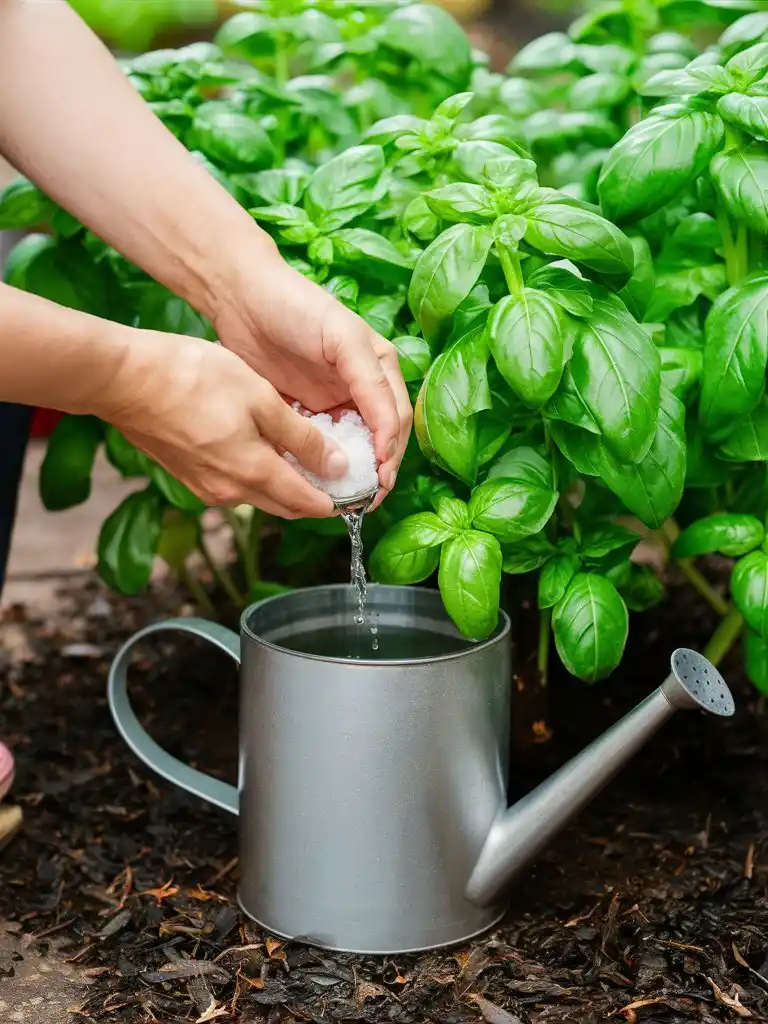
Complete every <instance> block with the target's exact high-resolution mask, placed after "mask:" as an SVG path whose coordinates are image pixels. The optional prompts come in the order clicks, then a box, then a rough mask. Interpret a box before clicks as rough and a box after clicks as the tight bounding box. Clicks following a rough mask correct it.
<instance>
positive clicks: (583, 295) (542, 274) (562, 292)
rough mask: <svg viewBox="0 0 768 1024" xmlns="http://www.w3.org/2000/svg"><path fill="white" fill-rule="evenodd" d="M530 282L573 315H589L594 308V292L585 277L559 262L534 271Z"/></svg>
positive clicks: (530, 284) (533, 286)
mask: <svg viewBox="0 0 768 1024" xmlns="http://www.w3.org/2000/svg"><path fill="white" fill-rule="evenodd" d="M575 269H576V268H575V267H574V270H575ZM528 284H529V286H530V287H531V288H540V289H541V290H542V291H545V292H546V293H547V294H548V295H551V296H552V298H553V299H555V300H556V301H557V302H559V303H560V305H561V306H562V307H563V309H564V310H566V311H567V312H568V313H572V314H573V316H579V317H583V316H587V315H588V314H589V313H591V312H592V309H593V308H594V303H593V301H592V294H591V292H590V291H589V286H588V284H587V282H586V281H585V280H584V278H583V277H581V276H580V275H577V274H576V273H573V272H572V271H570V270H568V269H566V267H564V266H558V264H557V263H549V264H547V265H546V266H543V267H540V268H539V269H538V270H536V271H534V273H533V274H531V275H530V277H529V278H528Z"/></svg>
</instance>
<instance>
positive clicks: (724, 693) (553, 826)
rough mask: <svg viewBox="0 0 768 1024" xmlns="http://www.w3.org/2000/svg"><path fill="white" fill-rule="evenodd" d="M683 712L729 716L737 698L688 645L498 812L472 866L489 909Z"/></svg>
mask: <svg viewBox="0 0 768 1024" xmlns="http://www.w3.org/2000/svg"><path fill="white" fill-rule="evenodd" d="M683 710H699V711H704V712H707V713H709V714H713V715H719V716H721V717H729V716H730V715H732V714H733V712H734V702H733V697H732V696H731V693H730V691H729V689H728V687H727V685H726V683H725V681H724V679H723V678H722V676H721V675H720V673H719V672H718V671H717V669H716V668H715V667H714V666H713V665H712V664H711V663H710V662H709V661H707V659H706V658H704V657H703V656H702V655H701V654H697V653H696V652H695V651H689V650H684V649H681V650H677V651H675V653H674V654H673V655H672V671H671V673H670V675H669V676H668V678H667V679H666V680H665V682H664V683H663V684H662V685H661V686H660V687H659V688H658V689H657V690H656V691H655V692H654V693H652V694H651V695H650V696H649V697H647V698H646V699H645V700H644V701H643V702H642V703H641V704H639V705H638V706H637V707H636V708H635V709H634V710H633V711H631V712H630V713H629V714H628V715H626V716H625V717H624V718H623V719H621V721H620V722H617V723H616V725H614V726H613V727H612V728H611V729H609V730H608V732H606V733H604V734H603V735H602V736H600V737H599V738H598V739H596V740H595V741H594V742H593V743H592V744H590V746H588V747H587V748H586V749H585V750H583V751H582V752H581V753H580V754H578V755H577V756H576V757H574V758H573V760H571V761H569V762H568V763H567V764H565V765H564V766H563V767H562V768H560V769H559V771H557V772H556V773H555V774H554V775H552V776H551V777H550V778H549V779H547V780H546V781H545V782H543V783H542V784H541V785H540V786H538V787H537V788H536V789H535V790H533V792H531V793H529V794H528V795H527V796H526V797H524V798H523V799H522V800H520V801H519V802H518V803H517V804H515V805H514V806H513V807H511V808H509V809H508V810H505V811H503V812H502V813H501V814H500V815H499V816H498V818H497V819H496V821H495V822H494V824H493V826H492V827H491V831H490V833H489V835H488V838H487V839H486V842H485V845H484V846H483V849H482V851H481V853H480V857H479V859H478V861H477V864H476V865H475V867H474V870H473V871H472V875H471V877H470V880H469V883H468V885H467V889H466V897H467V899H469V900H470V901H471V902H472V903H474V904H476V905H477V906H483V907H485V906H490V905H491V904H493V903H494V902H496V901H497V899H498V897H499V896H500V895H501V893H502V891H503V890H504V888H505V887H506V886H507V884H508V883H509V882H510V881H511V880H512V879H513V878H514V876H515V875H516V874H517V873H518V872H519V871H521V870H522V869H523V868H524V867H525V866H526V865H527V864H528V863H529V862H530V861H531V860H532V859H533V858H534V857H535V856H536V855H537V854H538V853H539V851H540V850H542V849H543V848H544V847H545V846H546V845H547V843H548V842H549V841H550V840H551V839H552V838H553V837H554V836H555V835H556V834H557V833H558V832H559V831H560V830H561V829H562V828H563V827H564V826H565V825H567V824H568V822H569V821H571V819H572V818H574V817H575V816H576V815H577V814H578V813H579V812H580V811H581V810H582V809H583V808H584V807H585V806H586V805H587V804H588V803H589V802H590V800H592V798H593V797H595V796H596V795H597V794H598V793H599V792H600V790H601V789H603V787H604V786H605V785H606V784H607V783H608V782H609V781H610V780H611V779H612V778H613V777H614V775H616V774H617V772H618V771H620V769H621V768H622V767H623V766H624V765H625V764H626V763H627V762H628V761H629V760H630V759H631V758H632V757H633V756H634V755H635V754H636V753H637V752H638V751H639V750H640V748H641V747H643V746H644V745H645V743H647V741H648V740H649V739H650V738H651V737H652V736H653V735H654V734H655V733H656V732H657V731H658V730H659V729H660V728H661V726H662V725H664V723H665V722H667V721H668V720H669V719H670V718H671V717H672V715H674V714H675V712H676V711H683Z"/></svg>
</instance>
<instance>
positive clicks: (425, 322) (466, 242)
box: [408, 224, 493, 341]
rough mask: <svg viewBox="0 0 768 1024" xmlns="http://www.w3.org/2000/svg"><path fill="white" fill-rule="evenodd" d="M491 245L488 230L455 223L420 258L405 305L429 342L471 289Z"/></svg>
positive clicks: (491, 239) (490, 230)
mask: <svg viewBox="0 0 768 1024" xmlns="http://www.w3.org/2000/svg"><path fill="white" fill-rule="evenodd" d="M492 244H493V231H492V229H491V228H490V227H474V226H473V225H471V224H456V225H455V226H454V227H452V228H448V230H447V231H444V232H443V233H442V234H441V235H439V236H438V237H437V238H436V239H435V241H434V242H432V244H431V245H429V246H428V247H427V248H426V249H425V250H424V252H423V253H422V254H421V256H420V257H419V259H418V261H417V263H416V266H415V268H414V271H413V277H412V278H411V284H410V288H409V290H408V303H409V305H410V307H411V312H412V313H413V315H414V316H415V317H416V319H417V321H418V322H419V324H420V326H421V329H422V332H423V334H424V337H425V338H426V339H427V340H428V341H431V340H432V339H434V338H436V337H437V336H438V335H439V333H440V328H441V327H442V326H443V324H444V323H445V321H446V320H447V319H448V317H450V316H451V314H452V313H453V312H454V311H455V310H456V308H457V307H458V306H459V304H460V303H461V302H462V301H463V300H464V299H465V298H466V297H467V296H468V295H469V293H470V292H471V291H472V289H473V288H474V286H475V284H476V283H477V279H478V278H479V277H480V274H481V273H482V272H483V268H484V267H485V263H486V260H487V259H488V253H489V251H490V248H491V245H492Z"/></svg>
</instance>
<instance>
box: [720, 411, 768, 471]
mask: <svg viewBox="0 0 768 1024" xmlns="http://www.w3.org/2000/svg"><path fill="white" fill-rule="evenodd" d="M717 455H718V458H720V459H725V461H726V462H768V406H767V405H766V402H765V400H763V401H762V402H761V403H760V405H758V406H757V408H756V409H754V410H753V412H751V413H750V414H749V416H747V418H746V419H745V420H742V421H741V423H739V425H738V427H736V429H735V430H734V431H733V432H732V433H731V434H729V435H728V437H727V438H726V439H725V441H723V443H722V444H721V445H720V447H719V448H718V451H717Z"/></svg>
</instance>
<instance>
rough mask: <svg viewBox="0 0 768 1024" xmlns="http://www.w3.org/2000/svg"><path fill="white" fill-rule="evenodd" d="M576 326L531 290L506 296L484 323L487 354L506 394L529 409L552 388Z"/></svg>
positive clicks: (550, 299) (547, 297)
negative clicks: (507, 389) (510, 393)
mask: <svg viewBox="0 0 768 1024" xmlns="http://www.w3.org/2000/svg"><path fill="white" fill-rule="evenodd" d="M577 333H578V324H577V322H576V321H575V320H573V319H572V318H571V317H570V316H569V315H568V313H566V311H565V310H564V309H563V307H562V306H561V305H560V304H559V303H558V302H557V301H556V299H555V298H554V297H553V296H550V295H549V294H548V293H547V292H544V291H537V290H536V289H535V288H525V289H523V291H522V292H521V293H520V294H519V295H507V296H505V297H504V298H503V299H502V300H501V302H499V303H497V304H496V306H495V308H494V310H493V312H492V313H491V316H490V319H489V321H488V341H489V345H490V349H491V355H492V356H493V358H494V361H495V363H496V365H497V366H498V368H499V370H500V371H501V374H502V376H503V377H504V379H505V380H506V381H507V383H508V384H509V386H510V387H511V388H512V390H513V391H514V392H515V393H516V394H517V395H519V396H520V398H522V400H523V401H524V402H525V403H526V404H528V405H530V406H532V407H533V408H534V409H538V408H540V407H541V406H542V405H544V404H545V403H546V402H547V401H549V399H550V398H551V397H552V395H553V394H554V393H555V391H556V390H557V387H558V384H559V383H560V378H561V377H562V375H563V369H564V367H565V364H566V362H567V361H568V359H569V358H570V355H571V352H572V350H573V342H574V338H575V336H576V334H577Z"/></svg>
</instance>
